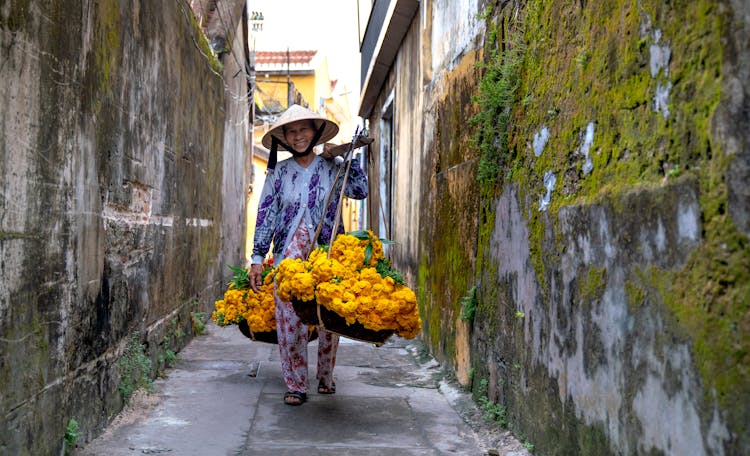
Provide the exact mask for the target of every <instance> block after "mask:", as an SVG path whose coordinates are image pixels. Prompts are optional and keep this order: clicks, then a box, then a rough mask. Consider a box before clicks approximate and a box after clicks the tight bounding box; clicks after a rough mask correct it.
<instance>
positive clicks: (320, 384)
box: [318, 380, 336, 394]
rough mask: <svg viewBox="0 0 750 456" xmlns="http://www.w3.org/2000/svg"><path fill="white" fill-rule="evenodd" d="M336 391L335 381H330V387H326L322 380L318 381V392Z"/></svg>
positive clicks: (330, 392) (332, 392) (329, 392)
mask: <svg viewBox="0 0 750 456" xmlns="http://www.w3.org/2000/svg"><path fill="white" fill-rule="evenodd" d="M335 392H336V382H333V383H331V387H330V388H329V387H327V386H326V384H325V383H323V380H321V381H320V382H318V394H334V393H335Z"/></svg>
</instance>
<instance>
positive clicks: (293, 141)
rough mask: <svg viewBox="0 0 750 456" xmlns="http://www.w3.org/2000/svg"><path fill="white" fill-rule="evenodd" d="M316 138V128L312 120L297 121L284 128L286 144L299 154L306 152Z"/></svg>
mask: <svg viewBox="0 0 750 456" xmlns="http://www.w3.org/2000/svg"><path fill="white" fill-rule="evenodd" d="M314 136H315V128H314V124H313V122H312V121H311V120H297V121H295V122H292V123H290V124H287V125H286V126H285V127H284V139H285V140H286V143H287V144H289V145H290V146H291V147H292V148H294V150H295V151H297V152H304V151H306V150H307V148H308V147H309V146H310V143H311V142H312V140H313V137H314Z"/></svg>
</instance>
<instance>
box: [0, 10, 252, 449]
mask: <svg viewBox="0 0 750 456" xmlns="http://www.w3.org/2000/svg"><path fill="white" fill-rule="evenodd" d="M191 14H192V13H191V11H190V8H189V6H188V4H187V2H183V1H177V2H171V3H169V4H161V3H154V2H142V1H134V2H118V1H110V0H98V1H72V2H71V1H65V2H63V1H53V2H40V1H33V0H31V1H29V0H25V1H22V0H11V1H6V2H3V4H2V6H0V62H1V63H0V79H2V81H3V84H2V85H0V169H2V178H1V179H0V205H1V206H0V259H1V260H0V416H2V418H0V454H14V455H45V454H61V451H62V448H63V437H64V434H65V428H66V425H67V423H68V421H69V420H70V419H75V420H76V421H77V422H78V423H79V427H80V432H81V441H84V440H88V439H90V438H92V437H93V436H95V435H97V434H98V433H99V432H101V430H102V429H103V428H104V426H106V424H108V422H109V420H111V418H112V417H113V416H114V415H115V414H116V413H117V412H118V411H119V410H120V409H121V408H122V406H123V401H124V398H123V396H122V394H121V391H120V388H119V387H120V386H121V385H122V384H123V382H126V381H129V380H132V379H126V378H123V376H124V375H125V373H124V372H122V371H121V369H120V368H119V366H120V360H121V359H123V357H127V356H130V355H128V354H127V353H126V347H127V345H128V341H129V340H130V338H131V336H132V335H133V334H136V333H137V334H138V335H139V340H140V342H141V343H143V345H144V347H145V348H144V350H145V353H144V354H143V355H145V356H147V357H149V358H150V359H151V360H152V361H153V366H154V368H163V363H160V359H163V356H162V357H160V355H163V354H164V353H165V352H167V351H172V352H174V351H177V350H179V348H181V347H182V346H183V345H184V344H185V343H186V342H187V341H188V340H189V336H190V335H191V333H192V332H191V312H193V311H206V310H207V309H208V307H209V305H210V303H211V302H213V298H215V296H217V295H218V294H220V290H221V288H222V284H223V283H225V279H226V278H225V277H222V275H224V269H225V267H224V266H223V264H224V263H223V262H224V261H226V262H233V263H239V262H241V261H242V258H244V252H243V249H242V246H243V245H244V242H243V233H244V229H243V227H242V226H238V223H237V222H238V218H240V217H241V214H244V209H243V208H244V201H243V200H242V199H240V200H239V203H237V204H236V205H235V206H237V207H238V208H239V209H238V211H237V212H236V214H234V213H233V214H224V211H226V210H227V207H231V205H226V204H224V203H223V201H222V198H223V195H222V188H223V186H227V184H226V182H229V183H230V185H231V186H232V187H234V186H235V184H236V186H237V187H238V188H239V189H238V192H239V193H240V194H243V193H244V188H245V185H244V169H245V167H244V148H240V150H239V151H238V150H236V147H234V145H235V144H233V145H232V147H230V148H229V150H231V154H229V153H228V151H229V150H228V151H227V152H225V150H224V147H225V142H227V141H228V140H227V138H241V139H240V141H239V143H240V144H243V141H244V140H243V139H242V138H245V137H246V136H245V134H244V131H243V130H242V127H235V125H242V124H240V123H239V122H237V119H240V120H241V119H244V117H243V116H242V115H239V114H237V116H236V117H235V118H233V119H230V120H231V122H230V121H228V120H227V118H228V117H229V116H231V115H233V114H232V113H233V110H236V109H237V108H236V107H233V104H232V103H231V102H228V101H227V98H228V97H227V95H226V93H225V87H227V86H230V87H232V88H233V89H234V90H235V92H239V93H244V91H245V90H246V87H242V85H240V86H239V90H238V87H237V86H236V84H235V83H234V82H232V81H230V82H228V83H227V84H224V83H223V81H222V78H221V75H220V73H216V69H217V68H218V69H220V68H221V65H218V66H217V62H216V61H215V59H213V61H211V60H210V59H208V58H207V57H206V56H205V55H203V54H204V53H205V52H206V51H207V50H208V48H207V47H206V46H205V40H204V39H203V38H202V36H201V33H200V30H199V29H198V28H196V24H195V22H194V20H193V19H192V17H191ZM212 65H213V66H212ZM234 73H236V70H235V71H234V72H233V74H234ZM240 81H241V82H244V80H242V78H240ZM243 85H244V84H243ZM235 104H237V103H235ZM245 109H246V107H245ZM245 112H246V111H245ZM225 122H226V123H227V124H228V125H232V126H231V127H227V128H228V129H230V130H236V131H234V132H232V131H229V132H227V131H226V129H225V127H224V125H225ZM235 143H236V141H235ZM237 214H240V216H238V215H237ZM230 215H231V217H230ZM225 216H226V218H227V219H226V221H225ZM225 223H226V225H225ZM220 258H221V261H220ZM155 374H156V370H154V371H152V372H150V375H155Z"/></svg>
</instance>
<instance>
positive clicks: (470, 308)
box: [461, 287, 477, 322]
mask: <svg viewBox="0 0 750 456" xmlns="http://www.w3.org/2000/svg"><path fill="white" fill-rule="evenodd" d="M476 311H477V287H471V289H470V290H469V291H467V292H466V294H465V295H464V297H463V298H461V320H463V321H468V322H472V321H474V314H475V313H476Z"/></svg>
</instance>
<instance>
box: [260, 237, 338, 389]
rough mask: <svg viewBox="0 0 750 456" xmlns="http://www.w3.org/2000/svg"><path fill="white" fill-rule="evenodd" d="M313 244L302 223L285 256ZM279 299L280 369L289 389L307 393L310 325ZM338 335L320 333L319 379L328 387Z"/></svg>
mask: <svg viewBox="0 0 750 456" xmlns="http://www.w3.org/2000/svg"><path fill="white" fill-rule="evenodd" d="M309 245H310V231H309V230H308V228H307V226H305V224H304V223H301V224H300V226H299V227H298V228H297V231H296V232H295V233H294V235H293V236H292V241H291V242H290V243H289V247H287V250H286V252H284V253H285V255H284V258H304V257H305V254H306V253H307V249H308V246H309ZM274 297H275V299H276V309H275V312H276V333H277V334H278V337H279V354H280V355H281V372H282V374H283V375H284V382H285V383H286V387H287V390H288V391H298V392H303V393H306V392H307V390H308V384H307V340H308V329H307V325H305V324H303V323H302V322H301V321H300V319H299V317H298V316H297V314H296V313H295V312H294V307H293V306H292V303H291V302H285V301H282V300H281V299H279V296H278V295H275V296H274ZM338 345H339V336H338V335H336V334H332V333H330V332H328V331H320V333H319V335H318V372H317V379H318V380H319V381H320V382H321V383H322V384H323V385H325V386H326V387H329V388H330V387H331V386H332V385H333V367H334V366H335V364H336V350H337V349H338Z"/></svg>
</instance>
